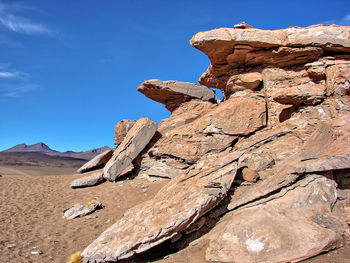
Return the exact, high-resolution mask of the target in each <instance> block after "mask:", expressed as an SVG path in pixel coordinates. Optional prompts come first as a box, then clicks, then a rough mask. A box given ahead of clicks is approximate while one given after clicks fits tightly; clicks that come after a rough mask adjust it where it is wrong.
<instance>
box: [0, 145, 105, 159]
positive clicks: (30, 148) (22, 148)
mask: <svg viewBox="0 0 350 263" xmlns="http://www.w3.org/2000/svg"><path fill="white" fill-rule="evenodd" d="M109 149H110V148H109V147H108V146H103V147H101V148H96V149H92V150H89V151H83V152H73V151H67V152H59V151H55V150H52V149H51V148H50V147H49V146H47V145H46V144H45V143H43V142H39V143H36V144H32V145H26V144H18V145H16V146H14V147H11V148H9V149H7V150H5V151H2V152H3V153H11V152H20V153H25V152H36V153H42V154H46V155H50V156H59V157H70V158H76V159H84V160H91V159H92V158H94V157H95V156H96V155H98V154H100V153H102V152H104V151H107V150H109Z"/></svg>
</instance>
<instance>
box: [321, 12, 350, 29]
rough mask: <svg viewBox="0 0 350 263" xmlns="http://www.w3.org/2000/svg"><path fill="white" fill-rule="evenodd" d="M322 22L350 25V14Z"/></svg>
mask: <svg viewBox="0 0 350 263" xmlns="http://www.w3.org/2000/svg"><path fill="white" fill-rule="evenodd" d="M321 24H326V25H330V24H337V25H342V26H350V14H347V15H345V16H344V17H341V18H337V19H331V20H327V21H323V22H321Z"/></svg>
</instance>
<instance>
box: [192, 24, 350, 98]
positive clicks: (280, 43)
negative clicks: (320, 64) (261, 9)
mask: <svg viewBox="0 0 350 263" xmlns="http://www.w3.org/2000/svg"><path fill="white" fill-rule="evenodd" d="M320 32H322V33H320ZM349 35H350V29H349V28H348V27H346V26H336V25H331V26H325V25H316V26H310V27H305V28H301V27H289V28H286V29H280V30H261V29H255V28H246V29H244V30H242V29H240V28H218V29H214V30H211V31H206V32H200V33H197V34H196V35H195V36H193V37H192V39H191V41H190V42H191V45H192V46H194V47H195V48H198V49H199V50H201V51H203V52H204V53H205V54H206V55H208V57H209V59H210V62H211V65H210V67H209V68H208V70H207V71H206V72H205V73H204V74H203V75H202V76H201V77H200V79H199V83H201V84H202V85H206V86H208V87H214V88H218V89H221V90H222V91H223V92H224V95H225V96H228V95H229V93H230V92H228V93H226V90H225V89H226V84H227V81H228V80H229V78H230V77H231V76H234V75H238V74H241V73H242V72H241V71H242V69H245V68H247V67H248V68H250V70H251V71H256V70H257V69H259V68H261V67H266V66H270V67H286V66H293V65H302V64H305V63H308V62H313V61H316V60H318V59H319V58H320V57H322V55H323V54H324V52H325V51H332V52H339V53H341V52H350V40H349ZM330 43H332V44H330ZM254 67H256V69H255V70H254Z"/></svg>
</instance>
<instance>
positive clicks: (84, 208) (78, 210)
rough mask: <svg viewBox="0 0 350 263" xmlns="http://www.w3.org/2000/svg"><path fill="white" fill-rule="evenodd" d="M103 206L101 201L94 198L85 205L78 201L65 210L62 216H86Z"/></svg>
mask: <svg viewBox="0 0 350 263" xmlns="http://www.w3.org/2000/svg"><path fill="white" fill-rule="evenodd" d="M103 207H104V206H103V205H102V203H100V202H97V201H96V200H93V201H91V202H89V203H87V204H86V205H83V204H80V203H78V204H75V205H74V206H72V207H71V208H68V209H67V210H65V211H64V212H63V218H66V219H73V218H77V217H82V216H86V215H89V214H91V213H93V212H95V211H96V210H98V209H101V208H103Z"/></svg>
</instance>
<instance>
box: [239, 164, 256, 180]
mask: <svg viewBox="0 0 350 263" xmlns="http://www.w3.org/2000/svg"><path fill="white" fill-rule="evenodd" d="M242 178H243V180H244V181H248V182H256V181H257V180H258V179H259V173H258V172H257V171H256V170H253V169H250V168H246V167H245V168H243V170H242Z"/></svg>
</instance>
